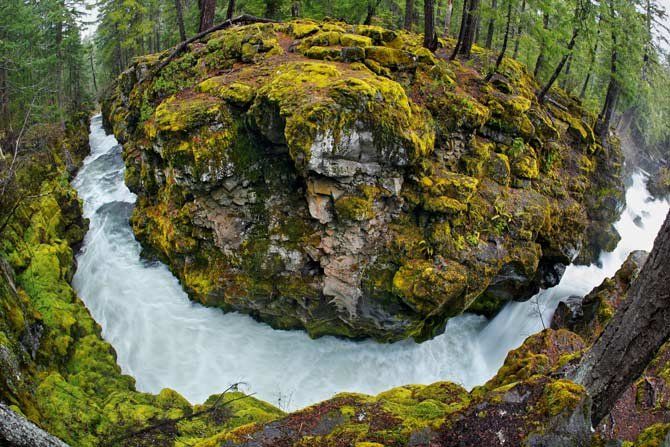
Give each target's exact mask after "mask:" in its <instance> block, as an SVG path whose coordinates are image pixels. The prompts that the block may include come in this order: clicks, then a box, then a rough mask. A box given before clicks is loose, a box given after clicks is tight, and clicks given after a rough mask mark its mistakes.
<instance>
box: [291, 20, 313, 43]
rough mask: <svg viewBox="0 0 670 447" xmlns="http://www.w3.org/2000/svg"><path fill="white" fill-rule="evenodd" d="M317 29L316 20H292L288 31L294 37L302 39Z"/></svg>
mask: <svg viewBox="0 0 670 447" xmlns="http://www.w3.org/2000/svg"><path fill="white" fill-rule="evenodd" d="M319 29H320V28H319V25H318V24H317V23H316V22H312V21H294V22H291V24H290V25H289V28H288V32H289V34H290V35H292V36H293V37H295V38H296V39H302V38H304V37H307V36H309V35H310V34H314V33H316V32H317V31H319Z"/></svg>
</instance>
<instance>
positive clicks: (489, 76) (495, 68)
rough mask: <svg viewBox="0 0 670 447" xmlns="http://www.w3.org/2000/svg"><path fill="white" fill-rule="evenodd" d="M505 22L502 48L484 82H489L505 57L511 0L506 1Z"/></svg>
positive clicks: (509, 25)
mask: <svg viewBox="0 0 670 447" xmlns="http://www.w3.org/2000/svg"><path fill="white" fill-rule="evenodd" d="M506 22H507V24H506V25H505V38H504V39H503V46H502V49H501V50H500V54H498V59H496V65H495V67H494V68H493V71H491V72H490V73H489V74H488V76H486V82H489V81H490V80H491V78H492V77H493V75H494V74H496V73H497V72H498V68H500V64H501V63H502V61H503V58H504V57H505V52H506V51H507V44H508V43H509V31H510V27H511V23H512V0H508V1H507V20H506Z"/></svg>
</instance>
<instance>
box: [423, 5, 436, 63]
mask: <svg viewBox="0 0 670 447" xmlns="http://www.w3.org/2000/svg"><path fill="white" fill-rule="evenodd" d="M423 16H424V28H423V46H424V47H426V48H428V49H429V50H430V51H435V50H437V34H436V33H435V4H434V0H424V2H423Z"/></svg>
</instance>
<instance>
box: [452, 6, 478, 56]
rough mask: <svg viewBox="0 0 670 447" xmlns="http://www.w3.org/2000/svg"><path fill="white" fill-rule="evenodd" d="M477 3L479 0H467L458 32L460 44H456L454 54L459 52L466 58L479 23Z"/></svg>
mask: <svg viewBox="0 0 670 447" xmlns="http://www.w3.org/2000/svg"><path fill="white" fill-rule="evenodd" d="M479 4H480V0H469V1H468V2H467V6H468V8H467V11H464V13H465V15H464V20H463V22H462V24H461V33H460V35H461V36H462V39H461V38H460V36H459V42H460V44H458V45H457V46H456V54H461V55H463V56H465V57H466V58H469V57H470V52H471V51H472V45H473V44H474V43H475V33H476V32H477V26H478V23H479ZM464 9H465V8H464Z"/></svg>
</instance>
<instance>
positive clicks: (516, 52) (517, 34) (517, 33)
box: [512, 0, 526, 59]
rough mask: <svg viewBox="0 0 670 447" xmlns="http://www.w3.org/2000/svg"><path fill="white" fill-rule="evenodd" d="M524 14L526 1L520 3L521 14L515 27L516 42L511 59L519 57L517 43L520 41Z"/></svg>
mask: <svg viewBox="0 0 670 447" xmlns="http://www.w3.org/2000/svg"><path fill="white" fill-rule="evenodd" d="M525 12H526V0H523V2H521V12H520V14H519V24H518V25H517V27H516V40H515V42H514V54H513V56H512V57H513V58H514V59H516V58H517V56H518V55H519V41H520V40H521V28H522V26H521V25H522V23H521V22H522V21H523V14H524V13H525Z"/></svg>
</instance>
